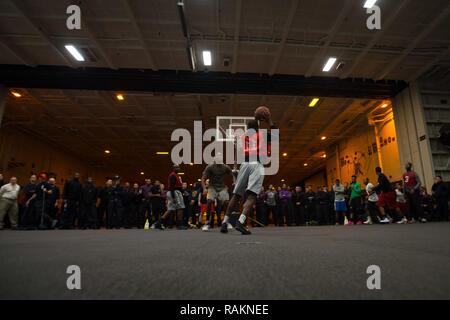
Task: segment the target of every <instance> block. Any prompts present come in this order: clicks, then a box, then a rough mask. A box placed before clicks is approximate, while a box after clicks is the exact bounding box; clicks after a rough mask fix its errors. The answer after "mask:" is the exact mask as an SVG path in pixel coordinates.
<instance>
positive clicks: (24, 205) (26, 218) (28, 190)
mask: <svg viewBox="0 0 450 320" xmlns="http://www.w3.org/2000/svg"><path fill="white" fill-rule="evenodd" d="M36 181H37V177H36V175H35V174H33V175H31V177H30V180H29V182H28V183H27V184H26V185H25V186H24V187H23V189H22V194H23V195H24V199H23V201H22V202H21V205H20V208H19V223H20V227H21V229H24V230H27V229H31V228H32V227H33V226H32V224H33V221H35V217H34V216H35V213H34V207H33V203H31V202H30V199H31V198H32V197H33V195H34V194H35V193H36V185H37V184H36Z"/></svg>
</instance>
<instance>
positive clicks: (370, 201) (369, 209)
mask: <svg viewBox="0 0 450 320" xmlns="http://www.w3.org/2000/svg"><path fill="white" fill-rule="evenodd" d="M364 184H365V185H366V194H367V198H366V199H367V201H366V215H367V219H366V221H364V224H372V222H373V219H374V218H377V221H378V207H377V202H378V195H377V193H376V192H375V190H374V188H375V186H374V185H373V184H372V183H371V182H370V181H369V178H365V179H364Z"/></svg>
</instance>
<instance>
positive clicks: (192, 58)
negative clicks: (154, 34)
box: [177, 0, 197, 71]
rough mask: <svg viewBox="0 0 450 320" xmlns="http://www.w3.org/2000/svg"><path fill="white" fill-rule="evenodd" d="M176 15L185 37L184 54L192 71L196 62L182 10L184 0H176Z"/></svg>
mask: <svg viewBox="0 0 450 320" xmlns="http://www.w3.org/2000/svg"><path fill="white" fill-rule="evenodd" d="M177 8H178V16H179V17H180V22H181V29H182V30H183V36H184V37H185V38H186V54H187V56H188V61H189V65H190V67H191V69H192V71H196V70H197V63H196V59H195V51H194V48H193V46H192V43H191V39H190V36H189V32H188V26H187V22H186V15H185V12H184V0H178V2H177Z"/></svg>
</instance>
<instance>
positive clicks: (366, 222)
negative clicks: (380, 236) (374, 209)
mask: <svg viewBox="0 0 450 320" xmlns="http://www.w3.org/2000/svg"><path fill="white" fill-rule="evenodd" d="M363 223H364V224H365V225H369V224H372V218H371V217H368V218H367V220H366V221H364V222H363Z"/></svg>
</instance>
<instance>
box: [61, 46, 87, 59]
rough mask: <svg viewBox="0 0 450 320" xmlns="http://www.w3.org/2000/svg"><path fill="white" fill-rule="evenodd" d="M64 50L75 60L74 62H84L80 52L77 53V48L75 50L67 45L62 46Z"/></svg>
mask: <svg viewBox="0 0 450 320" xmlns="http://www.w3.org/2000/svg"><path fill="white" fill-rule="evenodd" d="M64 47H65V48H66V50H67V51H69V53H70V54H71V55H72V57H74V58H75V60H77V61H80V62H81V61H84V57H83V56H82V55H81V53H80V51H78V49H77V48H75V47H74V46H73V45H71V44H68V45H66V46H64Z"/></svg>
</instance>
